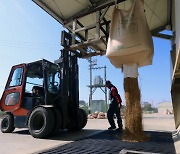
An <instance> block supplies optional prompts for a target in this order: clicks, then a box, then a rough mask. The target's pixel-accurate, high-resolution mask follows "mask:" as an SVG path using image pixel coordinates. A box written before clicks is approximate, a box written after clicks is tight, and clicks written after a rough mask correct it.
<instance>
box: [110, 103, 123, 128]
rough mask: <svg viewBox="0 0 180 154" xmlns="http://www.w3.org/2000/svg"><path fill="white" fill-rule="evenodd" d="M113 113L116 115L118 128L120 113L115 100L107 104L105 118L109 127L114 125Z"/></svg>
mask: <svg viewBox="0 0 180 154" xmlns="http://www.w3.org/2000/svg"><path fill="white" fill-rule="evenodd" d="M114 114H116V117H117V124H118V127H119V128H122V119H121V115H120V108H119V107H118V103H117V102H112V103H111V104H110V105H109V109H108V112H107V118H108V121H109V124H110V125H111V127H115V126H116V125H115V122H114Z"/></svg>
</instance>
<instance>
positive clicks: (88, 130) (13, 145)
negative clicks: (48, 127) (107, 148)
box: [0, 114, 179, 154]
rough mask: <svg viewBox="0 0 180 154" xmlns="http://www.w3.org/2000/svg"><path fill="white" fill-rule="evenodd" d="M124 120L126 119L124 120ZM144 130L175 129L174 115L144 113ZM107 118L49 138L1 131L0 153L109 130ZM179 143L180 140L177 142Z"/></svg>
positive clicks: (26, 151)
mask: <svg viewBox="0 0 180 154" xmlns="http://www.w3.org/2000/svg"><path fill="white" fill-rule="evenodd" d="M123 122H124V120H123ZM143 125H144V130H153V131H170V132H172V131H175V125H174V119H173V115H159V114H150V115H144V118H143ZM108 127H109V124H108V122H107V119H89V120H88V123H87V125H86V127H85V128H84V129H83V130H82V131H80V132H68V131H61V132H59V133H58V134H57V135H56V136H54V137H51V138H49V139H36V138H33V137H32V136H31V135H30V134H29V132H28V130H27V129H15V131H14V132H13V133H10V134H2V133H1V132H0V153H2V154H30V153H37V152H38V151H41V150H45V149H49V148H52V147H56V146H59V145H63V144H66V143H70V142H73V141H75V140H77V139H81V138H84V137H88V136H91V135H93V134H95V133H99V132H101V131H103V130H107V128H108ZM177 143H178V144H177V145H179V141H178V142H177Z"/></svg>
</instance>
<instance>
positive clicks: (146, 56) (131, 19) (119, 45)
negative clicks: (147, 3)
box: [106, 0, 154, 67]
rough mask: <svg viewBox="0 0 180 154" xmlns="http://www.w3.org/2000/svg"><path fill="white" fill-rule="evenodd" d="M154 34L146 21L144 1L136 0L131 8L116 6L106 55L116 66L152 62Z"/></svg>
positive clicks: (139, 64) (143, 64)
mask: <svg viewBox="0 0 180 154" xmlns="http://www.w3.org/2000/svg"><path fill="white" fill-rule="evenodd" d="M153 53H154V48H153V41H152V36H151V33H150V30H149V27H148V24H147V21H146V16H145V12H144V1H143V0H134V2H133V4H132V6H131V8H130V9H129V10H122V9H118V8H117V7H114V10H113V14H112V20H111V27H110V34H109V39H108V45H107V51H106V56H107V57H108V58H109V60H110V61H111V63H112V64H113V65H114V66H115V67H122V64H129V63H137V64H138V67H140V66H145V65H150V64H152V57H153Z"/></svg>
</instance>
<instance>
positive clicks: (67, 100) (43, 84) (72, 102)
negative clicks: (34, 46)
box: [0, 49, 87, 138]
mask: <svg viewBox="0 0 180 154" xmlns="http://www.w3.org/2000/svg"><path fill="white" fill-rule="evenodd" d="M32 91H36V92H37V93H36V92H35V93H33V92H32ZM0 109H1V110H2V111H5V112H6V114H5V116H4V118H3V119H2V121H1V131H2V132H3V133H11V132H13V131H14V129H15V128H28V129H29V132H30V134H31V135H32V136H33V137H35V138H46V137H48V136H50V135H53V134H55V133H57V132H58V131H59V130H60V129H67V130H69V131H78V130H81V129H82V128H84V127H85V125H86V123H87V114H86V112H85V111H84V110H83V109H81V108H79V77H78V64H77V56H76V55H75V54H73V53H72V52H70V51H68V50H65V49H63V50H62V51H61V56H60V58H59V59H58V60H56V63H52V62H49V61H47V60H45V59H43V60H39V61H35V62H31V63H28V64H20V65H16V66H13V67H12V69H11V72H10V75H9V78H8V81H7V84H6V86H5V90H4V92H3V95H2V98H1V100H0Z"/></svg>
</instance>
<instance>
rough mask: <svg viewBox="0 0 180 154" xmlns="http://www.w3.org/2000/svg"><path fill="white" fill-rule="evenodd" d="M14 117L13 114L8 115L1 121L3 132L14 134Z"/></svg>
mask: <svg viewBox="0 0 180 154" xmlns="http://www.w3.org/2000/svg"><path fill="white" fill-rule="evenodd" d="M14 129H15V127H14V117H13V115H12V114H9V113H8V114H6V115H5V116H4V118H3V120H2V121H1V132H2V133H12V132H13V131H14Z"/></svg>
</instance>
